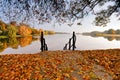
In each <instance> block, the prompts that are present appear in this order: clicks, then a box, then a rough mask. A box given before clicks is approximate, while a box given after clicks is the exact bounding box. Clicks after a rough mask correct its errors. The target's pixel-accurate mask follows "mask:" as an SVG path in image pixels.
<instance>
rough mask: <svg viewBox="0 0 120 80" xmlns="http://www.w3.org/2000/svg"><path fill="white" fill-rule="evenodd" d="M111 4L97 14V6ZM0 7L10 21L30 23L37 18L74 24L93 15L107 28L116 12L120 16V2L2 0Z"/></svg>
mask: <svg viewBox="0 0 120 80" xmlns="http://www.w3.org/2000/svg"><path fill="white" fill-rule="evenodd" d="M111 2H112V4H109V6H108V8H107V9H104V10H101V11H99V12H95V10H94V9H95V7H96V6H100V7H102V6H104V4H106V3H111ZM0 7H1V9H2V12H1V13H3V14H4V16H6V19H8V20H10V21H11V20H16V19H17V20H16V21H18V20H20V21H30V20H32V19H34V18H35V19H37V20H38V21H39V23H43V22H50V21H51V19H53V18H55V19H56V20H57V21H58V22H59V23H62V22H66V21H72V22H74V21H75V20H77V19H81V18H84V17H85V16H86V15H88V14H90V13H92V14H94V15H96V18H95V21H94V22H95V24H96V25H97V26H105V25H106V24H107V23H108V22H109V17H110V16H111V15H112V14H113V13H114V12H116V13H118V16H119V12H120V0H0ZM20 15H23V16H20ZM2 16H3V15H2Z"/></svg>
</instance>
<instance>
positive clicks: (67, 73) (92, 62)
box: [0, 49, 120, 80]
mask: <svg viewBox="0 0 120 80" xmlns="http://www.w3.org/2000/svg"><path fill="white" fill-rule="evenodd" d="M9 79H11V80H25V79H26V80H27V79H28V80H35V79H36V80H38V79H39V80H69V79H70V80H102V79H104V80H113V79H115V80H119V79H120V49H109V50H87V51H46V52H40V53H36V54H7V55H0V80H9Z"/></svg>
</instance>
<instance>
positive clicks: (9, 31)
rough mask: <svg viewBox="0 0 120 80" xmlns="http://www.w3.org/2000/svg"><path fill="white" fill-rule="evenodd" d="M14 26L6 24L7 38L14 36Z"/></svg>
mask: <svg viewBox="0 0 120 80" xmlns="http://www.w3.org/2000/svg"><path fill="white" fill-rule="evenodd" d="M16 32H17V30H16V28H15V26H12V25H8V37H9V38H15V37H16Z"/></svg>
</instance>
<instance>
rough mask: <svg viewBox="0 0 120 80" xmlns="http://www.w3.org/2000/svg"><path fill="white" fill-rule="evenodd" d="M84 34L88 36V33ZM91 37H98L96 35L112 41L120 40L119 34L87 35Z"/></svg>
mask: <svg viewBox="0 0 120 80" xmlns="http://www.w3.org/2000/svg"><path fill="white" fill-rule="evenodd" d="M84 36H88V35H84ZM89 36H91V37H94V38H98V37H103V38H104V39H107V40H108V41H113V40H116V41H120V36H95V35H94V36H93V35H89Z"/></svg>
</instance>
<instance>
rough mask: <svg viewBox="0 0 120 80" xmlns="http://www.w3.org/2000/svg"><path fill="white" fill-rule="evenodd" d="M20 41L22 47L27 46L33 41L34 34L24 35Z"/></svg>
mask: <svg viewBox="0 0 120 80" xmlns="http://www.w3.org/2000/svg"><path fill="white" fill-rule="evenodd" d="M19 42H20V46H21V47H24V46H27V45H29V44H30V43H31V42H32V36H28V37H22V38H20V39H19Z"/></svg>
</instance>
